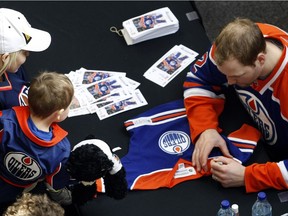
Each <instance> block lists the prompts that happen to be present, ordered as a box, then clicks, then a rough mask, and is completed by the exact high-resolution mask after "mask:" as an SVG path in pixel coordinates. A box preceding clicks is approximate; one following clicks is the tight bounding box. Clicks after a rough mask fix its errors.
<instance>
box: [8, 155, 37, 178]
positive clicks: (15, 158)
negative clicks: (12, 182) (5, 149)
mask: <svg viewBox="0 0 288 216" xmlns="http://www.w3.org/2000/svg"><path fill="white" fill-rule="evenodd" d="M4 162H5V166H6V169H7V170H8V171H9V173H10V174H12V175H13V176H15V177H16V178H18V179H22V180H33V179H37V178H39V176H41V174H42V171H41V168H40V166H39V164H38V163H37V161H35V160H34V159H33V158H31V157H29V156H27V155H26V154H24V153H22V152H10V153H8V154H7V155H6V156H5V159H4Z"/></svg>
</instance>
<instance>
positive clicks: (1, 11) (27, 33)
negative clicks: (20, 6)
mask: <svg viewBox="0 0 288 216" xmlns="http://www.w3.org/2000/svg"><path fill="white" fill-rule="evenodd" d="M50 43H51V35H50V34H49V33H48V32H46V31H42V30H39V29H35V28H32V27H31V25H30V24H29V23H28V21H27V20H26V18H25V17H24V15H23V14H22V13H20V12H18V11H15V10H12V9H8V8H0V54H4V53H11V52H16V51H19V50H27V51H34V52H40V51H44V50H46V49H47V48H48V47H49V46H50Z"/></svg>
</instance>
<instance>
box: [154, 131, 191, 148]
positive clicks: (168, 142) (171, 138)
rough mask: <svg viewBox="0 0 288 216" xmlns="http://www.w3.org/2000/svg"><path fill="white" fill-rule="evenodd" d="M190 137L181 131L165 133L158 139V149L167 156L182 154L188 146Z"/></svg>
mask: <svg viewBox="0 0 288 216" xmlns="http://www.w3.org/2000/svg"><path fill="white" fill-rule="evenodd" d="M190 143H191V141H190V137H189V135H188V134H186V133H185V132H183V131H167V132H165V133H164V134H162V135H161V136H160V138H159V147H160V149H162V150H163V151H164V152H166V153H168V154H182V153H183V152H185V151H186V150H187V149H188V148H189V146H190Z"/></svg>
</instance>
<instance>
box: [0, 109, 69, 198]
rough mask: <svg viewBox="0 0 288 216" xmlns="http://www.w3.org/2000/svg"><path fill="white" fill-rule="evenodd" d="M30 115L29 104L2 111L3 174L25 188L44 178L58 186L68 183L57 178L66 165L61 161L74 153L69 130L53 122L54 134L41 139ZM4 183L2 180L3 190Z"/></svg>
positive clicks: (0, 165)
mask: <svg viewBox="0 0 288 216" xmlns="http://www.w3.org/2000/svg"><path fill="white" fill-rule="evenodd" d="M28 118H29V108H28V107H26V106H21V107H14V108H13V109H9V110H3V111H2V112H0V127H1V133H0V138H1V140H0V141H1V144H0V159H1V163H0V178H1V179H2V180H4V181H5V182H6V183H8V184H10V185H13V186H16V187H23V188H25V187H29V186H30V185H31V184H33V183H35V182H37V181H38V180H44V179H46V182H47V183H48V184H50V185H51V186H52V187H54V188H55V189H59V188H62V187H64V185H57V184H58V182H57V184H54V183H55V182H56V181H55V182H53V181H54V180H56V177H55V176H54V175H56V174H57V172H58V171H59V169H61V168H62V167H61V163H65V162H66V161H67V159H68V157H69V155H70V148H71V147H70V142H69V141H68V139H67V138H66V136H67V132H66V131H64V130H63V129H61V128H60V127H59V126H58V125H57V124H52V125H51V128H52V133H53V138H52V139H51V140H50V141H45V140H41V139H40V138H38V137H37V136H36V135H35V134H33V133H32V131H31V130H30V128H29V126H28V123H27V120H28ZM0 184H1V182H0ZM2 187H4V186H3V185H2V184H1V187H0V193H1V188H2ZM2 195H3V194H2Z"/></svg>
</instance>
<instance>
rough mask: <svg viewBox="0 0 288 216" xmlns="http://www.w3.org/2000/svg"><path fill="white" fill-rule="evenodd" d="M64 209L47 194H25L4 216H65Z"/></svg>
mask: <svg viewBox="0 0 288 216" xmlns="http://www.w3.org/2000/svg"><path fill="white" fill-rule="evenodd" d="M64 213H65V211H64V209H63V208H62V207H61V206H60V205H59V204H58V203H56V202H54V201H52V200H50V199H49V198H48V196H47V195H46V194H30V193H24V194H23V195H22V196H21V197H20V198H18V199H17V201H16V202H15V203H13V204H12V205H11V206H9V207H8V208H7V210H6V211H5V213H4V214H3V216H35V215H37V216H64Z"/></svg>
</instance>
